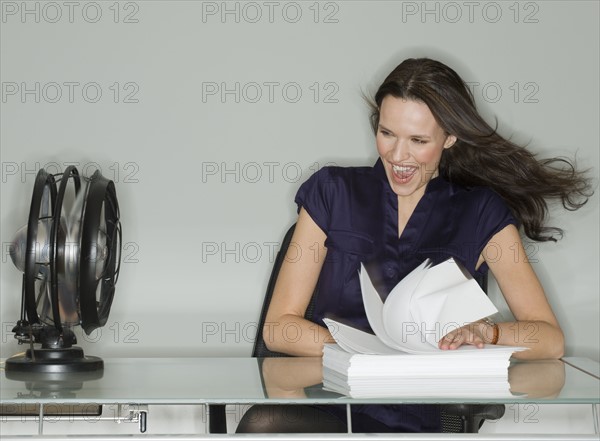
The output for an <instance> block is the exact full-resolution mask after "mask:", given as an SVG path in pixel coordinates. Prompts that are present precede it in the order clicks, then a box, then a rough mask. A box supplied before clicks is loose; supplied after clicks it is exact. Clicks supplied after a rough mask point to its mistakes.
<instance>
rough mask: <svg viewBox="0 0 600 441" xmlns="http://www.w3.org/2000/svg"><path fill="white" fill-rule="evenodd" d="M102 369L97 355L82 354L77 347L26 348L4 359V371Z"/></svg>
mask: <svg viewBox="0 0 600 441" xmlns="http://www.w3.org/2000/svg"><path fill="white" fill-rule="evenodd" d="M103 369H104V362H103V361H102V359H101V358H99V357H93V356H86V355H83V350H82V349H81V348H79V347H76V346H74V347H71V348H67V349H33V350H32V349H28V350H27V351H26V352H21V353H20V354H16V355H14V356H12V357H10V358H9V359H7V360H6V364H5V370H6V372H7V373H8V372H10V371H12V372H22V373H44V374H67V373H74V372H93V371H101V370H103Z"/></svg>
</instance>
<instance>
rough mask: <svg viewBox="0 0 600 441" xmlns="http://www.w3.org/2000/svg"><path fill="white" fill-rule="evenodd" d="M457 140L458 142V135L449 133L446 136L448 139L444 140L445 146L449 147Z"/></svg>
mask: <svg viewBox="0 0 600 441" xmlns="http://www.w3.org/2000/svg"><path fill="white" fill-rule="evenodd" d="M455 142H456V136H454V135H448V136H447V137H446V141H445V142H444V148H445V149H449V148H450V147H452V146H453V145H454V143H455Z"/></svg>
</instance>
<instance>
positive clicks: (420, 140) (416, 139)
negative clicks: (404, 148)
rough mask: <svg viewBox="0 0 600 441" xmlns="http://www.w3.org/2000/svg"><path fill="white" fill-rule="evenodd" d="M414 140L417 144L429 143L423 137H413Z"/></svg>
mask: <svg viewBox="0 0 600 441" xmlns="http://www.w3.org/2000/svg"><path fill="white" fill-rule="evenodd" d="M412 142H414V143H415V144H427V141H425V140H424V139H421V138H412Z"/></svg>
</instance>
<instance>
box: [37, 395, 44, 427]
mask: <svg viewBox="0 0 600 441" xmlns="http://www.w3.org/2000/svg"><path fill="white" fill-rule="evenodd" d="M43 433H44V405H43V404H41V403H40V414H39V420H38V435H42V434H43Z"/></svg>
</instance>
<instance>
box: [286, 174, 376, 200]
mask: <svg viewBox="0 0 600 441" xmlns="http://www.w3.org/2000/svg"><path fill="white" fill-rule="evenodd" d="M370 184H373V185H376V178H375V176H374V174H373V167H339V166H328V167H323V168H321V169H319V170H318V171H317V172H315V173H314V174H313V175H312V176H311V177H310V178H308V179H307V180H306V181H305V182H304V183H303V184H302V185H301V186H300V189H299V191H298V194H297V196H296V199H297V201H296V202H298V199H299V198H300V199H303V198H305V197H308V196H310V195H311V194H313V195H320V196H321V197H324V198H340V197H344V196H345V195H347V194H353V193H355V192H356V191H357V190H359V189H365V190H372V188H373V185H370Z"/></svg>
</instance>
